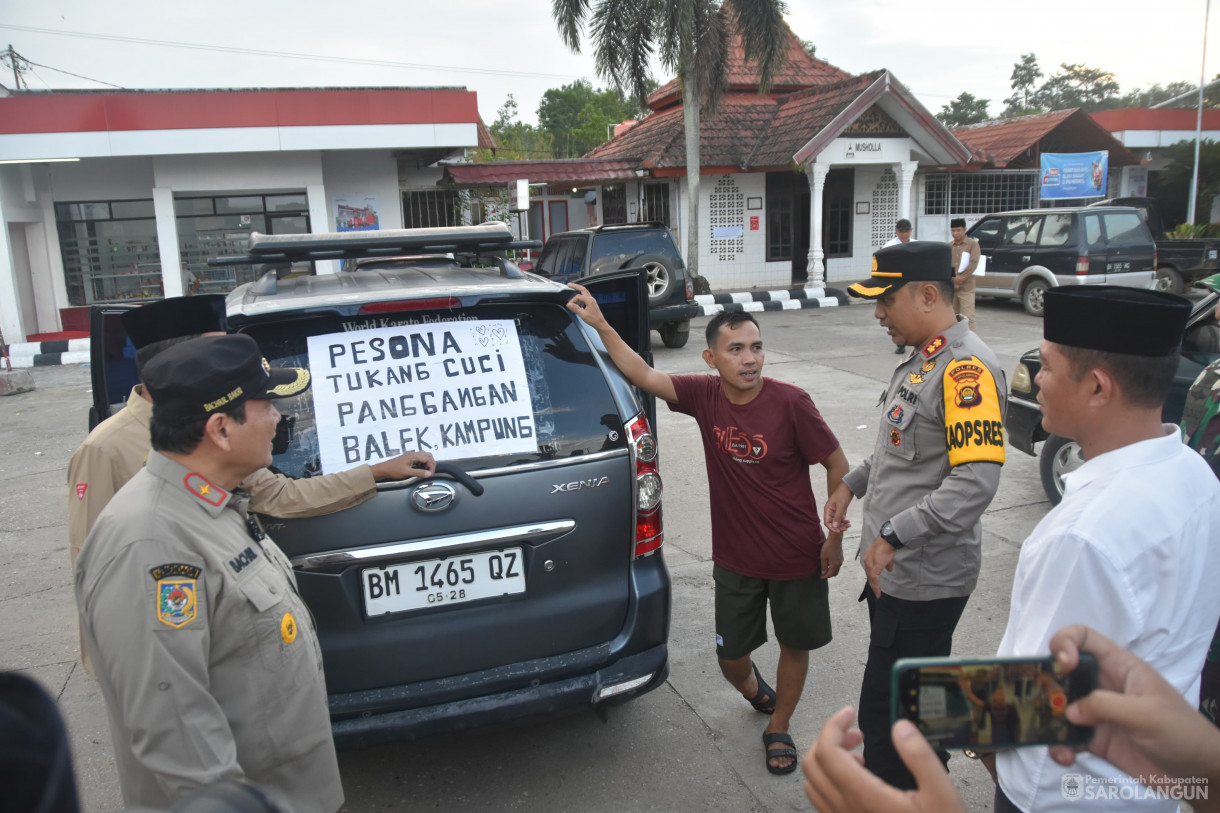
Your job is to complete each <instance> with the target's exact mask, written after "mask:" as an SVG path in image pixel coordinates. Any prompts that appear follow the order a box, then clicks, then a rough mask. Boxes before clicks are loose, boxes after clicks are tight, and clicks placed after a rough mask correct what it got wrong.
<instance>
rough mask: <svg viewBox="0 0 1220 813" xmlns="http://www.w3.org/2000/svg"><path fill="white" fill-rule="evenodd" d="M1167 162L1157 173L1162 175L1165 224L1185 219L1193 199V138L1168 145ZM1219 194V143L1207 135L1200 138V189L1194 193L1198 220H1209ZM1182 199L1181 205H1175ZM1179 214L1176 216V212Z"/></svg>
mask: <svg viewBox="0 0 1220 813" xmlns="http://www.w3.org/2000/svg"><path fill="white" fill-rule="evenodd" d="M1165 157H1166V158H1168V159H1169V164H1168V166H1166V167H1165V169H1163V170H1161V171H1160V172H1159V173H1157V174H1158V175H1159V176H1160V177H1159V178H1158V181H1159V188H1158V189H1157V197H1158V199H1160V201H1161V202H1162V205H1163V209H1164V210H1165V211H1163V212H1162V214H1164V216H1165V221H1166V222H1165V226H1166V228H1169V227H1171V225H1175V224H1176V223H1178V222H1181V221H1182V220H1185V219H1186V218H1185V217H1184V215H1185V213H1186V202H1187V201H1188V200H1189V199H1190V179H1191V175H1192V174H1193V173H1194V166H1195V142H1194V139H1189V140H1187V141H1179V142H1178V143H1177V144H1173V145H1171V146H1169V147H1168V148H1166V150H1165ZM1217 194H1220V143H1217V142H1215V141H1212V140H1211V139H1210V138H1205V139H1203V140H1202V141H1201V142H1199V191H1198V194H1197V195H1196V196H1195V217H1194V222H1195V223H1210V222H1211V219H1212V218H1211V214H1212V198H1214V197H1215V196H1216V195H1217ZM1174 202H1180V203H1181V207H1180V209H1179V210H1177V211H1175V209H1178V207H1176V206H1173V203H1174ZM1175 215H1176V216H1175Z"/></svg>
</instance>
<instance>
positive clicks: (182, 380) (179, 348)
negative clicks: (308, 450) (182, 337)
mask: <svg viewBox="0 0 1220 813" xmlns="http://www.w3.org/2000/svg"><path fill="white" fill-rule="evenodd" d="M144 386H146V387H148V394H149V395H151V396H152V399H153V406H154V408H155V409H156V410H157V413H158V414H160V415H165V416H167V417H175V418H204V417H207V416H208V415H211V414H212V413H213V412H215V411H216V410H218V409H221V408H222V407H229V406H233V405H235V404H240V403H241V402H242V401H251V400H253V401H257V400H264V399H267V398H287V397H289V396H292V395H297V394H298V393H301V392H304V391H305V389H306V388H307V387H309V371H308V370H302V369H298V368H296V367H274V368H273V367H271V365H269V364H268V363H267V360H266V359H265V358H263V354H262V353H261V352H260V351H259V349H258V343H257V342H255V341H254V339H252V338H250V337H249V336H246V335H245V334H241V333H238V334H233V335H229V336H200V337H199V338H197V339H191V340H189V341H185V342H183V343H182V344H177V345H174V346H173V347H171V348H169V349H168V350H166V351H164V352H163V353H160V354H158V355H157V357H156V358H154V359H153V360H152V361H150V362H149V363H148V366H147V367H145V368H144Z"/></svg>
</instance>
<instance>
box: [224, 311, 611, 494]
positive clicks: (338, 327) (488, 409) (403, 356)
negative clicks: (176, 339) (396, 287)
mask: <svg viewBox="0 0 1220 813" xmlns="http://www.w3.org/2000/svg"><path fill="white" fill-rule="evenodd" d="M246 332H248V333H250V334H251V335H253V336H254V338H255V339H256V340H257V341H258V343H259V346H260V347H261V348H262V350H263V353H264V354H265V355H266V357H267V359H268V361H269V362H270V364H271V365H272V366H273V367H308V368H309V369H310V372H311V375H312V386H311V387H310V389H309V390H308V391H306V392H305V393H303V394H301V395H298V396H294V397H292V398H285V399H280V400H278V401H276V407H277V408H278V409H279V410H280V412H281V413H282V414H283V415H284V421H282V422H281V427H280V434H279V436H278V437H277V442H276V448H275V450H274V451H275V459H274V462H273V468H274V469H276V470H278V471H281V472H283V473H284V474H287V475H289V476H291V477H312V476H316V475H318V474H329V473H332V472H334V471H340V470H343V469H345V468H350V467H352V466H355V465H358V464H360V463H370V464H372V463H378V462H381V461H382V460H385V459H387V458H390V457H393V456H395V455H397V454H399V453H401V452H404V451H415V450H423V451H429V452H431V453H432V454H433V455H435V456H436V458H437V460H438V461H445V460H450V461H461V465H462V467H463V468H464V469H467V470H477V469H486V468H494V467H500V466H506V465H513V464H515V463H527V462H535V461H543V460H554V459H560V458H567V457H573V456H578V455H585V454H589V453H591V452H597V451H602V450H606V449H614V448H623V447H625V444H626V441H625V439H624V437H623V427H622V421H621V419H620V417H619V414H618V409H617V408H616V406H615V402H614V400H613V397H612V395H611V393H610V388H609V384H608V383H607V381H606V380H605V378H604V375H603V373H602V371H601V368H599V367H598V366H597V364H596V362H595V360H594V357H593V352H592V350H591V349H590V348H589V346H588V344H587V343H586V341H585V337H584V334H583V333H581V331H580V330H579V328H578V327H577V326H576V325H575V324H574V322H573V319H572V316H571V314H569V313H568V312H567V311H566V310H565V309H564V308H562V307H561V306H559V305H554V304H540V303H530V304H517V305H513V304H495V305H481V306H477V307H474V308H467V309H464V310H462V311H460V312H451V311H407V312H391V313H378V314H371V315H360V316H351V317H345V316H339V315H335V314H327V315H322V316H310V317H302V318H297V319H291V320H284V321H277V322H275V323H274V324H266V325H253V326H251V327H249V328H248V329H247V330H246ZM289 424H290V425H291V426H290V427H289Z"/></svg>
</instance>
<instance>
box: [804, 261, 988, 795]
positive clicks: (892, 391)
mask: <svg viewBox="0 0 1220 813" xmlns="http://www.w3.org/2000/svg"><path fill="white" fill-rule="evenodd" d="M953 276H954V270H953V261H952V254H951V252H950V250H949V247H948V246H945V245H939V244H936V243H930V242H914V243H904V244H902V245H897V246H893V247H890V248H883V249H881V250H880V251H878V252H877V253H876V254H875V255H874V256H873V271H872V276H871V277H870V278H869V280H868V281H867V282H864V283H856V284H854V285H851V286H849V288H848V290H849V291H850V292H851V293H852V294H853V295H854V296H857V297H861V298H864V299H871V300H874V301H875V302H876V306H875V314H876V317H877V319H878V320H880V322H881V326H882V327H884V328H886V331H887V333H888V334H889V336H890V338H891V340H892V341H893V342H894V344H897V345H910V346H911V347H912V348H914V349H913V350H912V351H911V352H910V353H908V354H907V355H906V356H905V357H904V358H903V360H902V361H900V362H899V363H898V366H897V367H896V368H895V370H894V374H893V376H892V377H891V379H890V383H889V385H888V386H887V387H886V389H885V392H884V393H883V394H882V396H881V400H880V401H879V402H878V404H877V405H878V407H880V408H882V409H883V412H882V414H881V421H880V423H881V426H880V431H879V432H878V434H877V441H876V444H875V445H874V447H873V453H872V455H871V456H870V457H868V458H866V459H865V460H864V461H863V462H862V463H861V464H860V465H859V466H857V467H856V468H855V469H853V470H852V471H851V472H849V473H848V474H847V476H846V477H844V478H843V482H842V484H841V485H840V486H839V488H838V489H836V490H835V493H834V494H832V495H831V496H830V498H829V499H828V500H827V502H826V510H825V514H826V525H827V527H829V528H831V529H832V530H836V529H845V528H846V526H847V524H846V521H845V519H844V517H845V516H846V512H847V506H848V504H849V503H850V502H851V500H852V499H853V498H854V497H863V498H864V521H863V528H862V534H861V539H860V549H859V551H858V552H857V554H856V555H857V557H860V555H861V554H863V565H864V570H865V574H866V576H867V579H868V584H867V585H866V586H865V588H864V592H863V594H862V595H861V597H860V598H861V600H862V601H863V600H867V601H868V609H869V619H870V622H871V633H870V641H869V649H868V663H867V665H866V666H865V669H864V681H863V685H862V686H861V689H860V713H859V718H860V719H859V723H860V730H861V731H862V732H863V734H864V761H865V765H866V766H867V767H868V768H869V770H871V771H872V772H873V773H875V774H877V775H878V776H880V777H881V778H882V779H884V780H885V781H887V782H889V783H890V784H892V785H894V786H896V787H899V788H914V787H915V782H914V779H913V778H912V776H911V774H910V772H909V771H908V770H907V769H906V766H905V765H903V763H902V760H901V759H899V758H898V755H897V752H895V750H894V746H893V743H892V742H891V740H890V671H891V667H892V666H893V664H894V662H895V661H896V660H898V659H899V658H908V657H922V656H933V655H948V654H949V653H950V649H951V648H952V645H953V631H954V629H955V628H956V627H957V622H958V619H959V618H961V614H962V611H963V610H964V609H965V607H966V601H967V600H968V599H969V597H970V593H971V591H973V590H974V586H975V584H976V583H977V582H978V575H979V565H980V562H981V551H980V541H981V537H982V524H981V521H980V520H981V517H982V515H983V511H984V510H986V508H987V506H988V505H989V504H990V503H991V500H992V498H993V497H994V496H995V492H996V489H997V487H998V486H999V483H1000V467H1001V465H1002V464H1003V463H1004V428H1003V424H1002V420H1003V415H1004V405H1005V400H1006V398H1007V394H1008V386H1007V382H1006V379H1005V376H1004V372H1003V370H1002V368H1001V367H1000V364H999V362H998V361H997V359H996V357H995V355H994V354H993V353H992V352H991V350H990V349H988V347H987V345H985V344H983V341H982V339H980V338H979V337H978V335H977V334H975V333H972V332H971V331H970V327H969V324H968V322H967V321H966V320H964V319H961V320H960V321H959V318H958V317H957V316H956V315H955V314H954V312H953V290H954V288H953ZM942 759H944V760H946V762H947V760H948V754H947V753H945V752H942Z"/></svg>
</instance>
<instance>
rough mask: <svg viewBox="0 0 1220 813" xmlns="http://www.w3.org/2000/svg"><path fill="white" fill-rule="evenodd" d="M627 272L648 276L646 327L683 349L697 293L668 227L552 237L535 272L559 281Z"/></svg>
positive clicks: (599, 229)
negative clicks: (640, 270)
mask: <svg viewBox="0 0 1220 813" xmlns="http://www.w3.org/2000/svg"><path fill="white" fill-rule="evenodd" d="M624 268H643V269H645V270H646V271H647V272H648V323H649V327H650V328H651V329H653V330H656V331H658V332H659V333H660V334H661V341H662V342H664V343H665V346H666V347H682V346H684V345H685V344H686V340H687V339H688V338H689V337H690V320H691V317H692V316H698V315H699V307H698V306H697V305H696V304H695V303H694V298H695V288H694V285H693V284H692V282H691V278H690V276H689V275H688V274H687V273H686V263H684V262H683V261H682V254H681V253H680V252H679V251H678V244H677V243H676V242H674V237H673V234H672V233H671V232H670V231H669V229H668V228H666V226H665V224H664V223H624V224H621V225H617V226H593V227H590V228H587V229H577V230H576V231H567V232H560V233H558V234H552V235H551V236H550V239H548V240H547V241H546V244H545V245H544V246H543V248H542V254H541V255H540V256H539V257H538V261H537V263H535V264H534V270H535V271H536V272H537V273H539V274H543V275H545V276H547V277H550V278H551V279H553V280H557V281H559V282H576V281H581V280H582V279H583V278H584V277H587V276H590V275H593V274H601V273H604V272H606V271H615V270H618V269H624Z"/></svg>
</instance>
